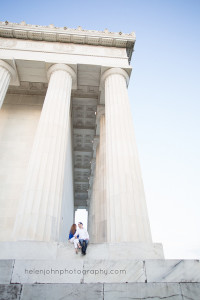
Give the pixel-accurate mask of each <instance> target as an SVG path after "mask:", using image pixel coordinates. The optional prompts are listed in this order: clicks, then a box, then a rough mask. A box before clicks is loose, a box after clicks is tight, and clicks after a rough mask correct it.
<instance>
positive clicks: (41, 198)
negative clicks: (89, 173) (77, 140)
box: [13, 64, 76, 241]
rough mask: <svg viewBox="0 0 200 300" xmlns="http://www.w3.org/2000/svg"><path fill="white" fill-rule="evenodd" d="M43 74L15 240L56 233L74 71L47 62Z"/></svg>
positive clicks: (45, 238)
mask: <svg viewBox="0 0 200 300" xmlns="http://www.w3.org/2000/svg"><path fill="white" fill-rule="evenodd" d="M47 74H48V78H49V85H48V89H47V93H46V97H45V100H44V105H43V108H42V112H41V116H40V120H39V124H38V128H37V131H36V135H35V139H34V144H33V148H32V153H31V156H30V161H29V166H28V171H27V176H26V183H25V189H24V193H23V198H22V202H21V206H20V209H19V213H18V215H17V218H16V222H15V227H14V232H13V236H14V238H15V239H16V240H37V241H57V240H58V236H59V226H60V213H61V212H60V211H61V205H62V197H63V185H64V171H65V170H64V169H65V167H64V166H65V160H66V149H67V141H68V134H67V133H68V129H69V124H70V102H71V88H72V82H73V81H75V80H76V74H75V72H74V71H73V70H72V68H70V67H69V66H67V65H64V64H55V65H53V66H51V67H50V68H49V70H48V73H47Z"/></svg>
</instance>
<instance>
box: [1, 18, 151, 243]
mask: <svg viewBox="0 0 200 300" xmlns="http://www.w3.org/2000/svg"><path fill="white" fill-rule="evenodd" d="M134 44H135V34H134V33H131V34H123V33H121V32H119V33H111V32H109V31H108V30H105V31H103V32H99V31H92V30H91V31H87V30H83V29H82V28H81V27H78V28H77V29H68V28H56V27H54V26H53V25H50V26H47V27H42V26H33V25H27V24H26V23H25V22H22V23H20V24H15V23H9V22H1V23H0V103H1V114H0V149H1V150H0V151H1V157H0V170H1V178H2V179H1V186H0V189H1V198H0V205H1V216H0V219H1V221H0V222H1V228H2V230H1V236H0V239H1V241H16V240H28V241H45V242H50V241H61V242H62V241H64V240H66V234H67V232H68V229H69V228H70V225H71V224H72V223H73V221H74V211H75V210H76V209H77V208H86V209H87V210H88V213H89V224H88V225H89V232H90V236H91V240H92V241H94V242H96V243H101V242H148V243H149V242H150V243H151V242H152V238H151V232H150V225H149V219H148V213H147V207H146V202H145V196H144V188H143V183H142V176H141V171H140V165H139V160H138V154H137V147H136V142H135V137H134V129H133V123H132V116H131V111H130V102H129V98H128V91H127V89H128V82H129V77H130V74H131V70H132V68H131V66H130V60H131V55H132V52H133V49H134Z"/></svg>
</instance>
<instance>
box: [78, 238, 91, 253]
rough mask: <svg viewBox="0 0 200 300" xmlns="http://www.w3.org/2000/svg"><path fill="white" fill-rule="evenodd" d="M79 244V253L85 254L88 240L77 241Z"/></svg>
mask: <svg viewBox="0 0 200 300" xmlns="http://www.w3.org/2000/svg"><path fill="white" fill-rule="evenodd" d="M79 242H80V244H81V247H82V248H81V252H82V254H85V253H86V249H87V245H88V242H89V241H88V240H83V239H79Z"/></svg>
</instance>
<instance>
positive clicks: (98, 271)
mask: <svg viewBox="0 0 200 300" xmlns="http://www.w3.org/2000/svg"><path fill="white" fill-rule="evenodd" d="M127 282H129V283H131V282H132V283H134V282H143V283H158V282H160V283H161V282H164V283H170V282H173V283H175V282H176V283H179V282H193V283H195V282H200V262H199V261H198V260H173V259H171V260H170V259H169V260H164V259H160V260H128V259H126V260H119V261H117V260H101V259H96V260H93V259H87V258H86V257H84V258H83V259H82V260H76V259H70V260H69V259H65V260H61V259H59V260H56V259H55V260H19V259H16V260H0V284H16V283H17V284H37V283H127Z"/></svg>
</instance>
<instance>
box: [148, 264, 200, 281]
mask: <svg viewBox="0 0 200 300" xmlns="http://www.w3.org/2000/svg"><path fill="white" fill-rule="evenodd" d="M145 269H146V275H147V282H200V261H199V260H174V259H171V260H170V259H169V260H159V259H158V260H146V261H145Z"/></svg>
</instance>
